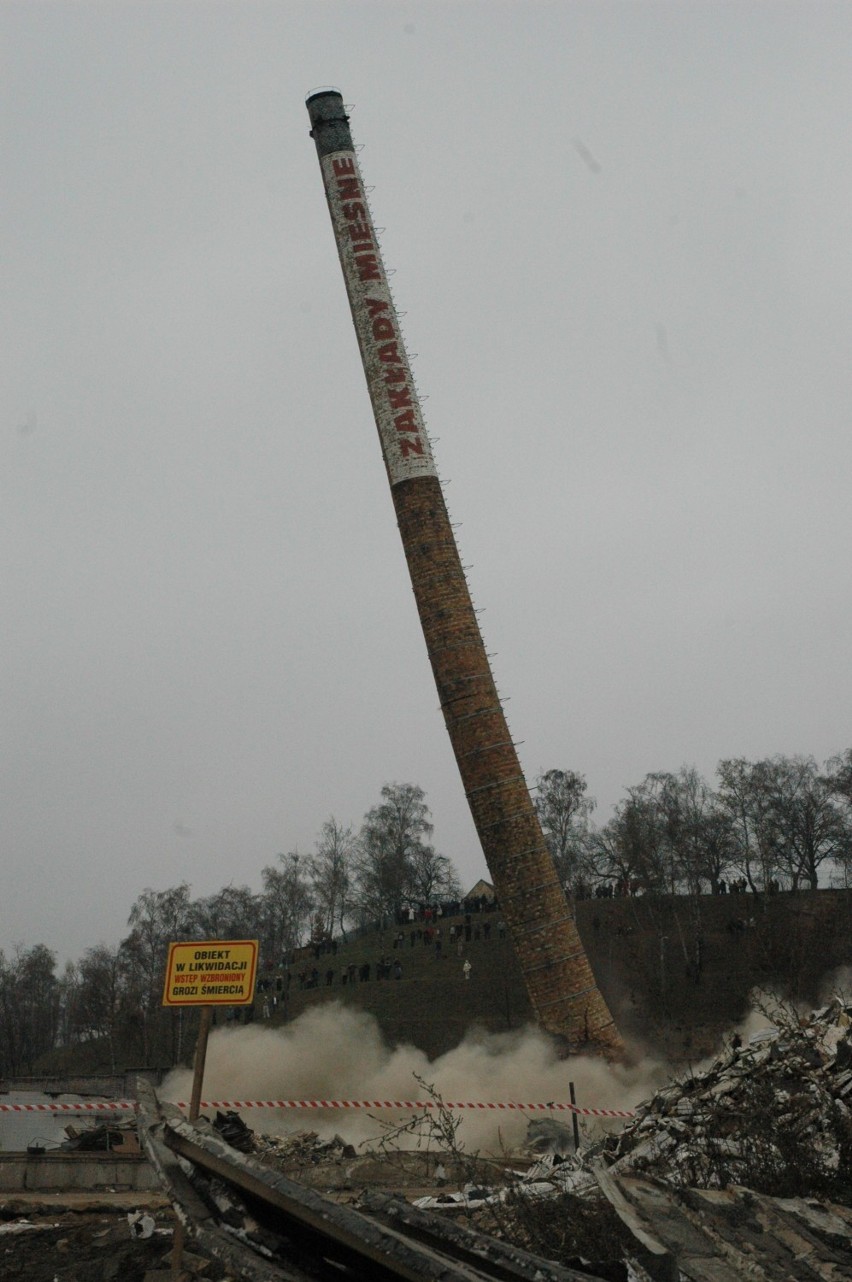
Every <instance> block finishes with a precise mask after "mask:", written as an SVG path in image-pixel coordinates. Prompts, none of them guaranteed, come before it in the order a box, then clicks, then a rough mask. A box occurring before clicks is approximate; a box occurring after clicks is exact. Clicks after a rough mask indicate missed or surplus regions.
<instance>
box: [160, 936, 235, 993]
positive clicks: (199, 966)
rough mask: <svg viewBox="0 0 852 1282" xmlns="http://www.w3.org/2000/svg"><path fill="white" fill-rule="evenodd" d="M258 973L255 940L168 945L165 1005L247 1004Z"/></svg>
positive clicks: (164, 990) (164, 989)
mask: <svg viewBox="0 0 852 1282" xmlns="http://www.w3.org/2000/svg"><path fill="white" fill-rule="evenodd" d="M256 975H257V940H256V939H203V940H196V942H195V943H189V944H188V943H185V942H182V943H179V944H169V960H168V962H167V963H166V983H165V986H164V988H163V1005H164V1006H247V1005H248V1004H249V1003H250V1002H252V1001H254V981H255V976H256Z"/></svg>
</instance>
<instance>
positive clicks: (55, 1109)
mask: <svg viewBox="0 0 852 1282" xmlns="http://www.w3.org/2000/svg"><path fill="white" fill-rule="evenodd" d="M135 1110H136V1103H135V1101H134V1100H127V1099H122V1100H113V1102H112V1103H111V1104H105V1103H103V1101H99V1102H98V1103H91V1104H0V1113H117V1112H119V1111H121V1112H129V1113H132V1112H135Z"/></svg>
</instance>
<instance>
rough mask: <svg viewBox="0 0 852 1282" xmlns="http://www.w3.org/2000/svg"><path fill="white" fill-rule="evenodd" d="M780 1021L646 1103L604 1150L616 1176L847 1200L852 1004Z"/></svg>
mask: <svg viewBox="0 0 852 1282" xmlns="http://www.w3.org/2000/svg"><path fill="white" fill-rule="evenodd" d="M776 1023H777V1026H776V1027H772V1028H769V1029H766V1030H764V1031H762V1032H760V1033H757V1034H755V1035H754V1036H753V1037H752V1038H751V1039H750V1041H749V1042H748V1043H746V1044H742V1043H741V1042H740V1039H739V1037H737V1036H735V1037H734V1038H733V1039H732V1040H731V1041H730V1043H729V1044H728V1045H727V1046H726V1048H725V1050H724V1051H723V1052H722V1053H721V1054H720V1055H719V1056H718V1058H717V1059H716V1060H715V1062H714V1063H713V1064H711V1065H710V1067H709V1068H706V1069H705V1070H703V1071H701V1072H697V1073H695V1074H693V1075H690V1076H689V1077H687V1078H684V1079H683V1080H681V1081H679V1082H675V1083H672V1084H670V1085H668V1086H666V1087H664V1088H663V1089H661V1090H659V1091H657V1092H656V1094H655V1095H653V1096H652V1097H651V1098H650V1099H649V1100H647V1101H646V1102H645V1103H644V1104H642V1105H640V1106H639V1107H638V1108H637V1110H636V1114H637V1116H636V1118H635V1120H634V1121H632V1122H630V1123H629V1124H628V1125H627V1126H626V1127H625V1128H624V1129H623V1130H622V1131H621V1132H620V1133H619V1134H617V1135H610V1136H608V1137H607V1138H606V1140H605V1141H604V1142H603V1145H602V1146H601V1149H600V1150H599V1156H600V1157H601V1158H602V1159H603V1162H604V1164H605V1165H606V1166H608V1167H609V1170H610V1172H612V1173H614V1174H638V1173H642V1174H648V1175H652V1176H656V1177H658V1178H661V1179H663V1180H666V1181H667V1182H669V1183H675V1184H679V1185H693V1186H696V1187H704V1188H714V1187H716V1188H725V1187H727V1186H728V1185H729V1184H740V1185H745V1186H747V1187H750V1188H755V1189H758V1190H759V1191H761V1192H764V1193H769V1194H771V1195H776V1196H785V1195H798V1194H804V1193H807V1192H810V1193H818V1192H829V1193H831V1195H832V1196H833V1197H835V1198H837V1199H838V1200H846V1198H845V1197H844V1193H846V1194H847V1195H848V1193H849V1192H850V1189H849V1183H850V1179H852V1003H848V1002H846V1001H845V1000H842V999H840V998H837V999H835V1000H834V1001H833V1002H831V1004H830V1005H828V1006H826V1007H824V1008H823V1009H822V1010H819V1011H815V1012H813V1014H812V1015H811V1017H810V1018H809V1019H807V1020H805V1021H800V1020H799V1019H798V1018H796V1017H795V1016H794V1015H792V1013H788V1014H786V1015H783V1014H782V1015H781V1017H779V1018H777V1019H776ZM809 1185H810V1186H811V1187H808V1186H809Z"/></svg>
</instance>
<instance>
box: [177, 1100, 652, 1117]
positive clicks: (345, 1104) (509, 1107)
mask: <svg viewBox="0 0 852 1282" xmlns="http://www.w3.org/2000/svg"><path fill="white" fill-rule="evenodd" d="M177 1107H178V1108H188V1107H189V1105H188V1104H186V1103H185V1102H184V1101H183V1100H180V1101H178V1105H177ZM199 1107H200V1108H228V1109H233V1110H234V1111H235V1112H239V1111H240V1110H241V1109H247V1108H311V1109H317V1108H328V1109H358V1108H396V1109H411V1108H436V1109H440V1108H449V1109H457V1108H473V1109H494V1110H497V1111H503V1112H512V1111H515V1112H526V1113H549V1112H552V1111H557V1112H558V1111H562V1112H568V1113H579V1114H580V1115H581V1116H582V1117H633V1116H634V1114H633V1113H628V1112H626V1111H625V1110H623V1109H612V1108H580V1107H579V1106H578V1105H577V1104H486V1103H477V1102H472V1101H465V1102H460V1101H450V1100H442V1101H441V1102H440V1103H438V1102H436V1101H435V1100H412V1099H255V1100H251V1099H249V1100H245V1099H243V1100H238V1099H232V1100H224V1099H220V1100H207V1101H204V1100H202V1102H201V1104H200V1105H199Z"/></svg>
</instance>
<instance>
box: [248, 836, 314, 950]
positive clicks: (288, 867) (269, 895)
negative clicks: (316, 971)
mask: <svg viewBox="0 0 852 1282" xmlns="http://www.w3.org/2000/svg"><path fill="white" fill-rule="evenodd" d="M278 861H279V862H278V865H277V866H276V865H275V864H268V865H267V866H266V868H264V869H262V870H261V874H260V876H261V880H262V883H263V894H262V897H261V902H262V914H263V931H264V939H265V941H266V943H265V948H266V950H267V954H268V960H274V959H276V958H279V959H280V957H281V956H283V955H284V954H285V953H289V952H292V950H293V949H294V948H298V946H299V945H300V944H301V943H302V940H303V938H304V935H305V930H306V928H307V926H308V923H309V921H310V917H311V912H312V911H313V894H312V892H311V887H310V883H309V881H308V860H306V859H303V858H302V857H301V855H300V854H299V852H298V851H297V850H292V851H290V852H289V854H286V855H279V856H278Z"/></svg>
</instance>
